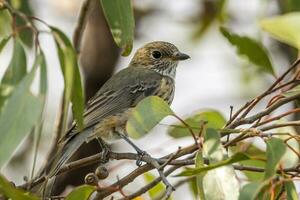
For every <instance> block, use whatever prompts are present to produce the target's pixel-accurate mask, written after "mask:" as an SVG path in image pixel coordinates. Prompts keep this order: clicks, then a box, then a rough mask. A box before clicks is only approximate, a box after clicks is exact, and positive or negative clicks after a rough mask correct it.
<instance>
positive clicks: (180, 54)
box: [174, 52, 191, 60]
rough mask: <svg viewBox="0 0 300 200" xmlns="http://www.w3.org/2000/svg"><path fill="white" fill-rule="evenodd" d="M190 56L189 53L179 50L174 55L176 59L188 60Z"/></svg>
mask: <svg viewBox="0 0 300 200" xmlns="http://www.w3.org/2000/svg"><path fill="white" fill-rule="evenodd" d="M189 58H191V57H190V56H189V55H187V54H185V53H181V52H178V53H176V54H175V55H174V60H186V59H189Z"/></svg>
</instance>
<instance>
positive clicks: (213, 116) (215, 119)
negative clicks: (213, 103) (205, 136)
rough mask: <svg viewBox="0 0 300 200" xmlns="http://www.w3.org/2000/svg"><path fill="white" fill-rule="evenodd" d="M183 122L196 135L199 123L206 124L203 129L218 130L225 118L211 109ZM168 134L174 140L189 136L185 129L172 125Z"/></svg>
mask: <svg viewBox="0 0 300 200" xmlns="http://www.w3.org/2000/svg"><path fill="white" fill-rule="evenodd" d="M184 121H185V123H187V124H188V125H189V126H190V127H191V128H192V130H193V132H194V133H198V132H199V131H200V124H201V122H207V124H206V125H205V127H206V128H213V129H220V128H222V127H223V126H224V125H225V123H226V119H225V117H224V116H223V115H222V114H221V113H220V112H218V111H216V110H212V109H207V110H203V111H200V112H198V113H196V114H194V115H193V116H191V117H188V118H187V119H185V120H184ZM168 133H169V135H170V136H171V137H174V138H181V137H187V136H191V133H190V132H189V130H188V129H187V127H185V126H183V125H182V124H173V125H172V126H171V127H170V128H169V130H168Z"/></svg>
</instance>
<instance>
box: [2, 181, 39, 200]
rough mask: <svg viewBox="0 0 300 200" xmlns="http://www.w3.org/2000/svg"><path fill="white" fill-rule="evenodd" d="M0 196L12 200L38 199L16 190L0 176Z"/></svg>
mask: <svg viewBox="0 0 300 200" xmlns="http://www.w3.org/2000/svg"><path fill="white" fill-rule="evenodd" d="M0 194H4V195H5V196H6V197H8V198H10V199H13V200H38V199H39V198H37V197H35V196H33V195H31V194H28V192H25V191H22V190H19V189H16V188H14V187H13V186H12V184H11V183H10V182H9V181H7V180H6V178H4V177H3V176H2V175H0Z"/></svg>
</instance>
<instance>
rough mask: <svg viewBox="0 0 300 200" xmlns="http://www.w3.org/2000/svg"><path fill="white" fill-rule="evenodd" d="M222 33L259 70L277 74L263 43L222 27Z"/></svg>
mask: <svg viewBox="0 0 300 200" xmlns="http://www.w3.org/2000/svg"><path fill="white" fill-rule="evenodd" d="M220 31H221V33H222V34H223V36H224V37H226V39H227V40H228V41H229V42H230V43H231V44H232V45H233V46H235V47H236V48H237V50H238V54H239V55H241V56H244V57H246V58H247V59H248V60H249V62H251V63H253V64H255V65H256V66H257V67H258V70H260V71H261V72H265V73H268V74H271V75H275V72H274V69H273V67H272V64H271V61H270V58H269V56H268V53H267V50H266V49H265V48H264V47H263V46H262V44H261V43H259V42H258V41H255V40H254V39H252V38H249V37H247V36H239V35H237V34H234V33H231V32H229V30H228V29H226V28H224V27H221V28H220Z"/></svg>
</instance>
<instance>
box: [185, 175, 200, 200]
mask: <svg viewBox="0 0 300 200" xmlns="http://www.w3.org/2000/svg"><path fill="white" fill-rule="evenodd" d="M188 185H189V190H190V192H191V193H192V194H193V197H194V199H197V198H198V193H199V192H198V185H197V178H196V177H193V178H192V179H191V180H190V181H189V182H188ZM199 191H202V192H203V190H200V189H199ZM201 199H203V198H201Z"/></svg>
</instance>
